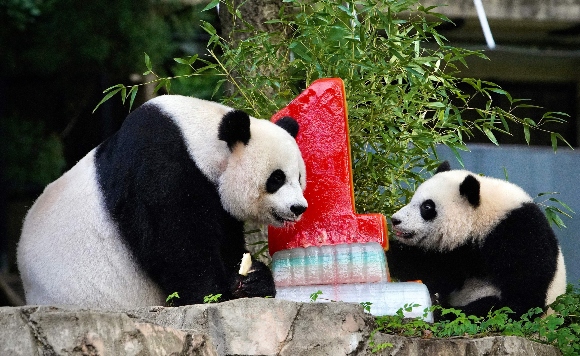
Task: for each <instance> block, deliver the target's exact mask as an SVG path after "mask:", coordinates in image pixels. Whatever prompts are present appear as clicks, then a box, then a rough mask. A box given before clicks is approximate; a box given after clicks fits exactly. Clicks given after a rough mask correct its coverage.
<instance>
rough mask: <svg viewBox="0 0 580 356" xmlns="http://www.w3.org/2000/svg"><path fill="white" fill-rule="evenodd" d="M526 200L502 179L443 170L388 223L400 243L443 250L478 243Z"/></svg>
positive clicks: (523, 194) (521, 193)
mask: <svg viewBox="0 0 580 356" xmlns="http://www.w3.org/2000/svg"><path fill="white" fill-rule="evenodd" d="M531 200H532V199H531V198H530V196H529V195H528V194H526V193H525V192H524V191H523V190H522V189H521V188H519V187H517V186H515V185H514V184H511V183H509V182H506V181H503V180H499V179H495V178H489V177H480V176H477V175H476V174H474V173H471V172H468V171H464V170H451V171H443V172H440V173H437V174H435V175H434V176H433V177H432V178H430V179H428V180H427V181H425V182H424V183H423V184H421V185H420V186H419V188H418V189H417V191H416V192H415V194H414V195H413V198H412V199H411V202H410V203H409V204H408V205H406V206H404V207H403V208H401V209H400V210H399V211H397V212H396V213H395V214H394V215H393V216H392V217H391V221H392V223H393V230H394V233H395V236H396V238H397V239H398V240H399V241H400V242H402V243H405V244H408V245H415V246H420V247H423V248H425V249H430V250H440V251H445V250H447V251H448V250H452V249H455V248H457V247H458V246H461V245H463V244H465V243H466V242H468V241H471V240H474V241H478V240H480V239H482V238H484V237H485V236H486V234H487V233H488V232H489V231H491V229H492V228H493V227H495V226H496V225H497V223H499V222H500V220H501V219H502V218H503V217H504V216H505V215H506V214H507V213H508V212H509V211H510V210H513V209H515V208H517V207H519V206H520V205H521V204H522V203H524V202H529V201H531Z"/></svg>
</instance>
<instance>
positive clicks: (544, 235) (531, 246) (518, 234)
mask: <svg viewBox="0 0 580 356" xmlns="http://www.w3.org/2000/svg"><path fill="white" fill-rule="evenodd" d="M558 249H559V244H558V240H557V238H556V235H555V234H554V231H553V230H552V228H551V226H550V223H549V222H548V220H547V218H546V216H545V214H544V212H543V211H542V210H541V209H540V207H539V206H538V205H537V204H535V203H533V202H526V203H523V204H522V205H521V206H520V207H518V208H516V209H513V210H511V211H509V212H508V213H507V214H506V215H505V217H504V218H503V219H501V221H500V222H499V223H498V224H497V226H495V227H494V228H493V229H492V230H491V231H490V232H489V234H488V235H487V236H486V237H485V239H484V242H483V251H484V252H485V253H486V254H487V255H488V256H493V259H494V260H496V261H506V262H509V261H514V260H515V259H522V260H527V259H530V260H531V261H534V260H538V256H541V257H542V258H541V259H540V260H541V261H546V263H548V264H549V265H550V266H549V268H552V267H553V268H555V263H556V260H557V257H558ZM552 264H554V266H551V265H552ZM546 267H548V266H546Z"/></svg>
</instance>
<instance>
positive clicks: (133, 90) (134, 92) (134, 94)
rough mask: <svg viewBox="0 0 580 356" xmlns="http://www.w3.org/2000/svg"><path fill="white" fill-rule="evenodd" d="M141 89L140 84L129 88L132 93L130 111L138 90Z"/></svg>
mask: <svg viewBox="0 0 580 356" xmlns="http://www.w3.org/2000/svg"><path fill="white" fill-rule="evenodd" d="M138 90H139V87H138V86H136V85H135V86H134V87H132V88H131V90H129V95H130V97H131V98H130V100H129V111H131V108H132V107H133V102H134V101H135V97H136V96H137V91H138Z"/></svg>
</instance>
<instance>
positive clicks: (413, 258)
mask: <svg viewBox="0 0 580 356" xmlns="http://www.w3.org/2000/svg"><path fill="white" fill-rule="evenodd" d="M557 259H558V242H557V239H556V236H555V235H554V232H553V231H552V229H551V227H550V225H549V223H548V221H547V219H546V217H545V216H544V213H543V212H542V211H541V210H540V209H539V208H538V206H537V205H536V204H534V203H525V204H523V205H522V206H521V207H520V208H518V209H515V210H513V211H511V212H510V213H509V214H508V215H507V216H506V217H505V219H503V220H502V221H501V222H500V223H499V224H498V225H497V226H496V227H495V228H494V229H493V230H492V231H491V232H490V233H489V235H488V236H487V237H486V238H485V239H484V240H483V243H482V244H481V245H480V244H478V243H474V242H472V241H470V239H469V238H468V237H467V238H466V243H465V244H464V245H463V246H460V247H459V248H456V249H454V250H452V251H447V252H440V251H426V250H423V249H421V248H418V247H411V246H406V245H403V244H401V243H399V242H397V241H392V242H391V244H390V247H389V251H388V252H387V261H388V264H389V270H390V273H391V275H392V276H393V277H395V278H397V279H399V280H401V281H406V280H417V279H420V280H422V281H423V283H425V285H426V286H427V287H428V288H429V291H430V293H431V294H432V295H434V294H435V293H437V294H438V295H439V300H440V302H441V305H442V306H443V307H457V306H452V305H449V302H448V298H449V294H450V293H451V292H452V291H453V290H455V289H459V288H461V286H462V285H463V283H464V281H465V280H466V279H467V278H470V277H476V278H481V279H483V278H487V279H489V280H490V281H491V283H492V284H493V285H495V286H497V287H498V288H499V289H500V290H501V299H498V298H495V297H488V298H482V299H480V300H477V301H475V302H473V303H470V304H468V305H466V306H459V307H458V308H459V309H462V310H464V311H465V312H467V313H469V314H474V315H479V316H485V315H487V313H488V312H489V311H490V310H492V309H494V310H496V309H499V308H501V307H504V306H508V307H510V308H511V309H512V310H513V311H514V312H515V313H516V316H515V317H518V316H519V315H522V314H523V313H525V312H527V311H528V310H529V309H530V308H533V307H544V304H545V301H546V293H547V291H548V287H549V285H550V283H551V281H552V279H553V277H554V273H555V271H556V268H557Z"/></svg>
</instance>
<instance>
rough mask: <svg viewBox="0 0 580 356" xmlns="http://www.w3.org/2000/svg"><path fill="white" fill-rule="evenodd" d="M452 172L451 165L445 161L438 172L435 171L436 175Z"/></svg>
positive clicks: (438, 168)
mask: <svg viewBox="0 0 580 356" xmlns="http://www.w3.org/2000/svg"><path fill="white" fill-rule="evenodd" d="M450 170H451V165H450V164H449V161H443V163H441V164H440V165H439V167H437V170H436V171H435V174H437V173H441V172H447V171H450Z"/></svg>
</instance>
